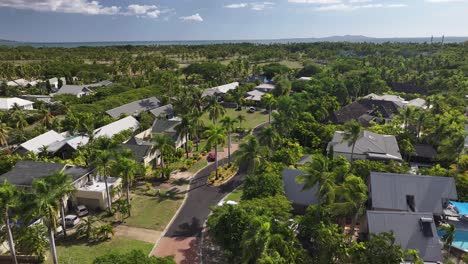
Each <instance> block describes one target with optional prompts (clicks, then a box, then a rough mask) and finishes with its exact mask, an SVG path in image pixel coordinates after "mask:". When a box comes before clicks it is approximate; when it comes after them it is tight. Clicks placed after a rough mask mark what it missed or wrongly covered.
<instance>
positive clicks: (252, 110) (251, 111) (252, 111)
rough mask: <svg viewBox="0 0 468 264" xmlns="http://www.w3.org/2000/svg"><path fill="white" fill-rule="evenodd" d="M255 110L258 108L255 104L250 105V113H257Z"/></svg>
mask: <svg viewBox="0 0 468 264" xmlns="http://www.w3.org/2000/svg"><path fill="white" fill-rule="evenodd" d="M255 111H257V109H256V108H255V107H253V106H251V107H249V113H255Z"/></svg>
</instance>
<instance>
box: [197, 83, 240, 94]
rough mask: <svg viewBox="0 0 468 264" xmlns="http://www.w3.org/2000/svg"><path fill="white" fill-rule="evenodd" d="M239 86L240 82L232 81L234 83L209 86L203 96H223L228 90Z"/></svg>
mask: <svg viewBox="0 0 468 264" xmlns="http://www.w3.org/2000/svg"><path fill="white" fill-rule="evenodd" d="M238 86H239V83H238V82H232V83H228V84H224V85H220V86H216V87H212V88H208V89H205V90H203V93H202V96H203V97H205V96H214V95H216V96H222V95H225V94H226V93H227V92H228V91H230V90H234V89H236V88H237V87H238Z"/></svg>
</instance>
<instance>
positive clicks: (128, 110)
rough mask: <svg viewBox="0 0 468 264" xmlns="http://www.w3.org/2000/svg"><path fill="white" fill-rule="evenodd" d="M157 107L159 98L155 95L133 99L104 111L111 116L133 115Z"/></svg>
mask: <svg viewBox="0 0 468 264" xmlns="http://www.w3.org/2000/svg"><path fill="white" fill-rule="evenodd" d="M156 107H159V100H158V98H156V97H150V98H145V99H141V100H138V101H134V102H131V103H128V104H124V105H121V106H119V107H116V108H114V109H111V110H107V111H106V113H107V114H108V115H110V116H111V117H113V118H118V117H120V115H122V114H127V115H133V114H135V113H136V114H139V113H140V112H143V111H149V110H151V109H154V108H156Z"/></svg>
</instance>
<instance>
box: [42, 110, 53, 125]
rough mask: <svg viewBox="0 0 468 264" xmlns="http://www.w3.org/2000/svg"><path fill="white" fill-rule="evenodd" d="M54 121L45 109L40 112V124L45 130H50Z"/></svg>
mask: <svg viewBox="0 0 468 264" xmlns="http://www.w3.org/2000/svg"><path fill="white" fill-rule="evenodd" d="M53 121H54V116H53V115H52V113H51V112H50V111H49V110H47V109H42V110H41V112H40V122H41V123H42V124H43V125H44V126H45V127H47V128H50V126H51V125H52V123H53Z"/></svg>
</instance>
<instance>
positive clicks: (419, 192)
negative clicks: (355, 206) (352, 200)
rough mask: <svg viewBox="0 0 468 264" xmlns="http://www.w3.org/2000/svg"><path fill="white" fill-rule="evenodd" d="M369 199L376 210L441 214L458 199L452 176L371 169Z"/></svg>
mask: <svg viewBox="0 0 468 264" xmlns="http://www.w3.org/2000/svg"><path fill="white" fill-rule="evenodd" d="M369 198H370V205H371V208H372V209H373V210H390V211H406V212H428V213H431V214H434V215H438V216H440V215H442V214H443V210H444V208H446V207H447V206H448V202H449V200H457V199H458V195H457V189H456V187H455V180H454V179H453V178H452V177H436V176H424V175H413V174H395V173H382V172H371V174H370V176H369Z"/></svg>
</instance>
